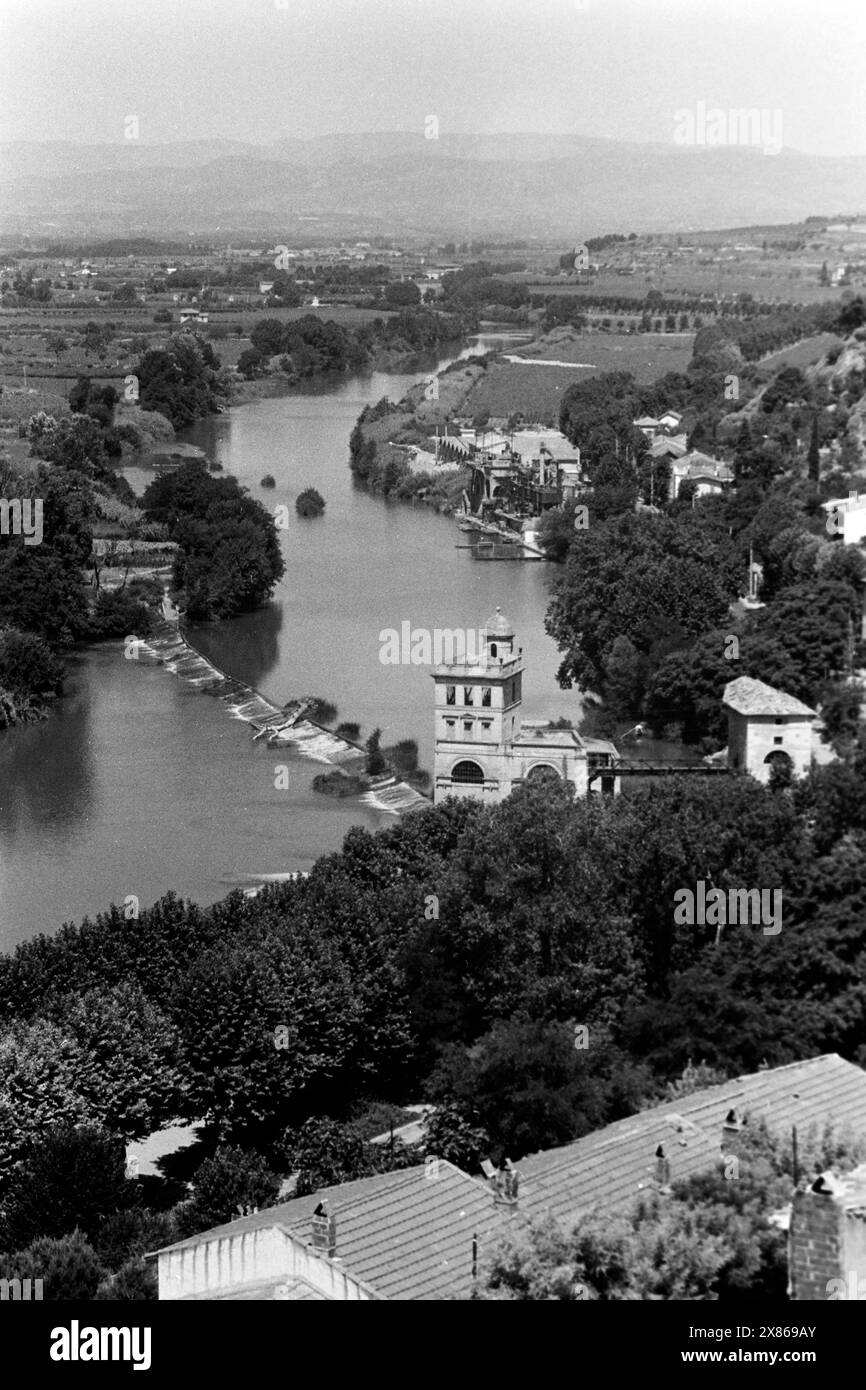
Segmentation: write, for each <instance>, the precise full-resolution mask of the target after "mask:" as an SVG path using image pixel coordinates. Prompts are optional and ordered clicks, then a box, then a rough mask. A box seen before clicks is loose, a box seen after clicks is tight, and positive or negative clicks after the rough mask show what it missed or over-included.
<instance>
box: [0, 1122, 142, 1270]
mask: <svg viewBox="0 0 866 1390" xmlns="http://www.w3.org/2000/svg"><path fill="white" fill-rule="evenodd" d="M131 1192H132V1186H131V1184H130V1183H129V1182H128V1181H127V1178H126V1150H125V1146H124V1144H123V1141H122V1140H120V1139H118V1138H116V1137H115V1136H114V1135H112V1134H109V1133H108V1131H107V1130H104V1129H102V1128H101V1127H100V1126H99V1125H96V1124H92V1123H89V1122H87V1123H83V1124H78V1125H75V1124H68V1123H67V1124H54V1125H52V1126H51V1127H50V1128H49V1129H47V1130H46V1132H45V1133H44V1134H43V1135H42V1136H40V1138H38V1139H34V1140H33V1141H31V1143H30V1145H29V1147H28V1148H27V1149H26V1150H25V1151H24V1153H23V1154H22V1156H21V1158H20V1162H19V1166H18V1169H17V1171H16V1172H15V1173H14V1175H13V1177H12V1179H11V1181H10V1184H9V1190H8V1192H7V1196H6V1202H5V1207H4V1219H3V1234H4V1244H5V1245H6V1247H7V1248H15V1247H20V1246H24V1245H26V1244H28V1243H29V1242H30V1241H32V1240H34V1239H35V1238H36V1237H37V1236H63V1235H67V1234H68V1233H69V1232H70V1231H72V1230H75V1229H80V1230H81V1231H82V1232H83V1233H84V1235H85V1236H87V1238H88V1239H92V1238H93V1237H94V1236H95V1235H96V1233H97V1231H98V1229H99V1226H100V1224H101V1222H102V1221H103V1220H104V1219H105V1218H106V1217H107V1216H110V1215H111V1214H112V1213H113V1212H116V1211H120V1210H122V1209H123V1208H124V1207H125V1206H128V1205H129V1201H130V1194H131Z"/></svg>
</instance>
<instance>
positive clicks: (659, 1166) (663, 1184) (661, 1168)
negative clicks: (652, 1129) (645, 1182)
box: [655, 1144, 671, 1191]
mask: <svg viewBox="0 0 866 1390" xmlns="http://www.w3.org/2000/svg"><path fill="white" fill-rule="evenodd" d="M655 1180H656V1182H657V1183H658V1185H659V1187H660V1188H661V1189H662V1191H664V1190H665V1189H666V1188H669V1187H670V1185H671V1161H670V1159H669V1158H668V1157H667V1155H666V1153H665V1151H664V1145H663V1144H659V1146H658V1148H657V1149H656V1171H655Z"/></svg>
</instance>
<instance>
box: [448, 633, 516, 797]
mask: <svg viewBox="0 0 866 1390" xmlns="http://www.w3.org/2000/svg"><path fill="white" fill-rule="evenodd" d="M483 637H484V643H483V649H482V651H480V652H478V653H473V654H472V655H471V656H470V655H469V654H468V653H467V655H466V656H465V658H464V659H463V660H462V661H453V662H447V663H443V664H442V665H441V666H437V667H435V669H434V671H433V681H434V684H435V701H436V712H435V719H436V725H435V756H434V793H433V799H434V801H440V800H442V799H443V798H444V797H446V796H461V795H463V796H466V795H469V796H472V797H474V798H478V799H481V800H483V801H490V802H496V801H502V800H504V799H505V797H507V796H508V795H509V793H510V791H511V776H510V758H509V756H508V750H509V749H510V745H511V743H512V741H513V740H514V739H515V738H516V736H517V735H518V734H519V733H520V708H521V705H522V703H523V669H524V667H523V650H522V648H517V649H515V645H514V625H513V623H511V621H510V620H509V619H508V618H506V617H505V616H504V614H503V613H502V612H501V610H500V609H499V608H497V610H496V612H495V613H494V615H493V617H492V618H489V619H488V620H487V624H486V626H485V627H484V629H483Z"/></svg>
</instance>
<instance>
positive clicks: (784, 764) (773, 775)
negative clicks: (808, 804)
mask: <svg viewBox="0 0 866 1390" xmlns="http://www.w3.org/2000/svg"><path fill="white" fill-rule="evenodd" d="M764 766H765V767H767V768H769V770H770V771H769V782H770V785H771V787H772V786H775V787H787V786H790V784H791V782H792V780H793V777H794V764H793V762H792V760H791V758H790V756H789V755H788V754H787V753H786V752H784V750H783V749H781V748H774V749H773V751H772V753H768V754H767V756H766V758H765V759H764Z"/></svg>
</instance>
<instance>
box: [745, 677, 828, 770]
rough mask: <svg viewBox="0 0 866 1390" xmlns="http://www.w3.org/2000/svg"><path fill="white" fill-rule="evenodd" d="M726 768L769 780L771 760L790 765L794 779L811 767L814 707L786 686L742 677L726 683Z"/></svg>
mask: <svg viewBox="0 0 866 1390" xmlns="http://www.w3.org/2000/svg"><path fill="white" fill-rule="evenodd" d="M724 703H725V708H726V709H727V711H728V766H729V768H730V769H731V771H732V772H748V773H750V774H751V776H752V777H754V778H756V779H757V781H759V782H763V783H767V782H769V780H770V773H771V771H772V766H773V762H774V761H775V760H777V759H778V760H779V761H781V762H784V763H787V764H788V765H789V766H790V769H791V771H792V773H793V775H794V776H795V777H802V776H803V775H804V773H806V772H808V771H809V765H810V763H811V761H812V743H813V733H812V725H813V722H814V720H815V718H816V715H815V711H814V710H812V709H809V707H808V706H807V705H804V704H802V703H801V701H799V700H795V699H794V697H793V696H791V695H787V694H786V693H785V692H784V691H783V690H775V689H774V688H773V687H772V686H769V685H764V684H763V682H762V681H756V680H752V679H751V678H750V677H748V676H742V677H741V678H740V679H739V680H736V681H731V682H730V684H729V685H727V686H726V687H725V698H724Z"/></svg>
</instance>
